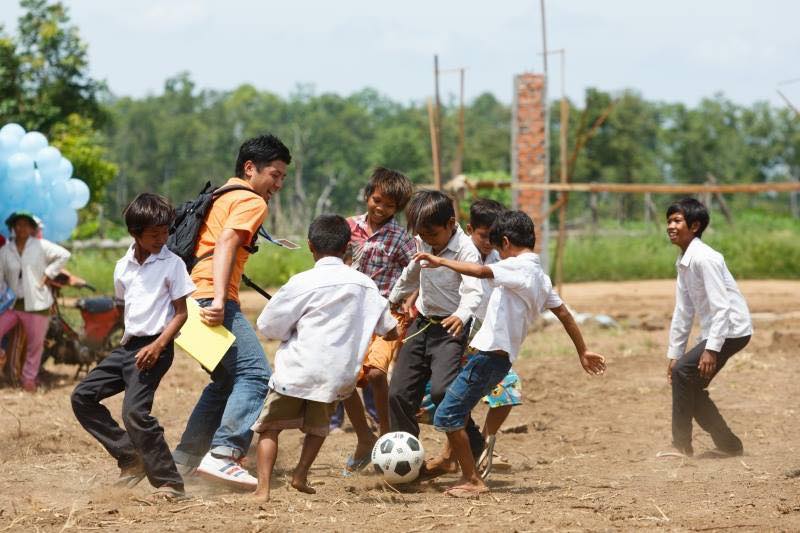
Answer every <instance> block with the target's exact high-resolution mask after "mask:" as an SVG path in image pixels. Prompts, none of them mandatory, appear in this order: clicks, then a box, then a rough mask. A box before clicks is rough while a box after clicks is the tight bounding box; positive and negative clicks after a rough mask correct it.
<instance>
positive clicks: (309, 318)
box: [252, 215, 397, 500]
mask: <svg viewBox="0 0 800 533" xmlns="http://www.w3.org/2000/svg"><path fill="white" fill-rule="evenodd" d="M349 242H350V226H349V225H348V224H347V221H346V220H345V219H344V218H342V217H340V216H338V215H321V216H319V217H317V218H316V219H315V220H314V221H313V222H312V223H311V226H310V227H309V229H308V247H309V249H310V250H311V253H312V254H313V255H314V260H315V261H316V264H315V265H314V268H312V269H311V270H307V271H305V272H301V273H300V274H297V275H295V276H292V278H291V279H290V280H289V281H288V282H287V283H286V285H284V286H283V287H281V289H280V290H279V291H278V292H277V293H275V295H274V296H273V297H272V300H270V302H269V304H268V305H267V306H266V307H265V308H264V311H263V312H262V313H261V315H260V316H259V317H258V321H257V325H258V330H259V331H260V332H261V333H262V334H263V335H264V336H265V337H267V338H269V339H277V340H279V341H281V345H280V346H279V347H278V351H277V353H276V354H275V372H274V373H273V374H272V377H271V378H270V380H269V388H270V392H269V394H268V395H267V400H266V402H265V403H264V408H263V410H262V411H261V416H260V417H259V418H258V420H257V421H256V423H255V424H254V425H253V427H252V429H253V431H255V432H256V433H259V439H258V487H257V489H256V492H255V493H254V496H255V497H256V498H260V499H264V500H269V483H270V478H271V477H272V469H273V468H274V466H275V460H276V458H277V456H278V435H279V434H280V432H281V430H284V429H300V430H302V431H303V433H305V434H306V436H305V439H304V440H303V449H302V451H301V452H300V460H299V461H298V463H297V468H295V470H294V474H293V475H292V487H294V488H295V489H297V490H299V491H300V492H305V493H307V494H314V493H315V492H316V491H315V490H314V489H313V488H311V486H310V485H309V483H308V471H309V469H310V468H311V465H312V464H313V462H314V459H316V457H317V454H318V453H319V450H320V448H322V444H323V443H324V442H325V437H326V436H327V435H328V431H329V424H330V418H331V414H332V413H333V411H334V409H335V407H336V402H338V401H340V400H344V399H345V398H347V397H349V396H350V395H351V394H352V393H353V391H354V390H355V388H356V380H357V378H358V375H359V372H360V371H361V366H362V364H363V362H364V356H365V354H366V350H367V345H368V344H369V342H370V340H371V338H372V335H373V333H375V334H377V335H380V336H382V337H383V338H384V339H386V340H394V339H395V338H397V331H396V329H395V326H396V325H397V321H396V320H395V318H394V317H393V316H392V314H391V312H390V311H389V302H388V301H387V300H386V299H385V298H384V297H383V296H381V294H380V292H379V291H378V287H377V285H375V282H374V281H372V280H371V279H370V278H369V277H367V276H366V275H364V274H362V273H361V272H358V271H357V270H355V269H352V268H350V267H349V266H347V265H345V264H344V262H343V261H342V258H343V257H344V254H345V252H346V251H347V246H348V243H349Z"/></svg>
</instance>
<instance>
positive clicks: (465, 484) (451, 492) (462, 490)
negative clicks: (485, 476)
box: [444, 479, 489, 499]
mask: <svg viewBox="0 0 800 533" xmlns="http://www.w3.org/2000/svg"><path fill="white" fill-rule="evenodd" d="M486 492H489V487H487V486H486V484H485V483H484V482H483V481H481V480H480V479H478V480H476V481H465V480H463V479H462V480H461V483H459V484H458V485H454V486H452V487H450V488H449V489H447V490H446V491H444V493H445V494H446V495H448V496H452V497H454V498H467V499H475V498H478V497H479V496H480V495H481V494H484V493H486Z"/></svg>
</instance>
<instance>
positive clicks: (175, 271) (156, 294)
mask: <svg viewBox="0 0 800 533" xmlns="http://www.w3.org/2000/svg"><path fill="white" fill-rule="evenodd" d="M135 246H136V245H135V244H132V245H131V247H130V248H128V252H127V253H126V254H125V255H124V256H123V257H122V259H120V260H119V261H117V265H116V267H115V268H114V296H116V297H117V298H118V299H120V300H125V334H124V335H123V336H122V344H125V343H126V342H128V340H129V339H130V338H131V337H149V336H151V335H158V334H159V333H161V332H162V331H164V328H165V327H166V326H167V324H168V323H169V321H170V320H172V317H174V316H175V308H174V306H173V305H172V302H173V301H174V300H178V299H180V298H183V297H184V296H188V295H190V294H192V293H193V292H194V291H195V286H194V283H192V278H190V277H189V273H188V272H186V264H185V263H184V262H183V260H181V258H180V257H178V256H177V255H175V254H174V253H172V252H171V251H170V250H169V249H168V248H167V247H166V246H163V247H162V248H161V251H160V252H159V253H157V254H155V255H154V254H150V255H149V256H148V257H147V259H145V260H144V263H142V264H141V265H140V264H139V262H138V261H137V260H136V257H135V256H134V247H135Z"/></svg>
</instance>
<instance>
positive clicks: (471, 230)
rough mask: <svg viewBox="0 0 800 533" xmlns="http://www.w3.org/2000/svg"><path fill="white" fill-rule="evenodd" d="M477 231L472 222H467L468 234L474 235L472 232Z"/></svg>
mask: <svg viewBox="0 0 800 533" xmlns="http://www.w3.org/2000/svg"><path fill="white" fill-rule="evenodd" d="M473 231H475V230H474V229H473V227H472V224H469V223H468V224H467V235H472V232H473Z"/></svg>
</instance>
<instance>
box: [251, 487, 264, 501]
mask: <svg viewBox="0 0 800 533" xmlns="http://www.w3.org/2000/svg"><path fill="white" fill-rule="evenodd" d="M247 499H248V500H252V501H255V502H268V501H269V489H267V490H263V489H256V490H255V492H251V493H250V494H248V495H247Z"/></svg>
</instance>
